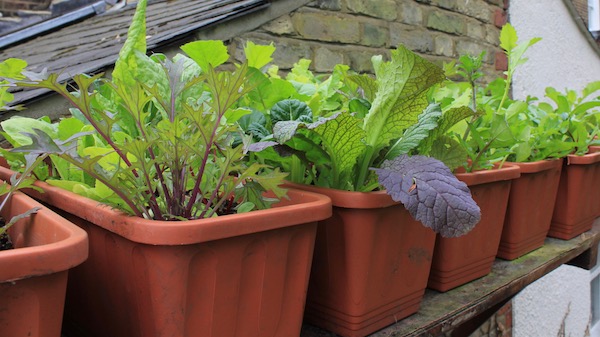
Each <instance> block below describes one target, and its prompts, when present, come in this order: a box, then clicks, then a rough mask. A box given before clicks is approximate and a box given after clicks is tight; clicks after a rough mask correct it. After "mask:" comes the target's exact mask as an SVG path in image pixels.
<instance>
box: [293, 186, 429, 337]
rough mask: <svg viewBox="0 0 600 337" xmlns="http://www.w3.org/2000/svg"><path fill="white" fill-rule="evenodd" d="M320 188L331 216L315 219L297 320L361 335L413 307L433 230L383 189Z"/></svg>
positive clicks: (419, 295) (424, 280) (422, 288)
mask: <svg viewBox="0 0 600 337" xmlns="http://www.w3.org/2000/svg"><path fill="white" fill-rule="evenodd" d="M290 186H293V187H295V188H301V189H306V190H308V191H312V192H317V193H321V194H325V195H327V196H328V197H330V198H331V200H332V203H333V215H332V217H331V218H329V219H326V220H323V221H320V222H319V227H318V231H317V239H316V244H315V255H314V258H313V268H312V272H311V276H310V282H309V288H308V297H307V303H306V313H305V321H306V322H308V323H310V324H313V325H315V326H319V327H321V328H323V329H326V330H329V331H332V332H335V333H336V334H338V335H341V336H346V337H359V336H366V335H368V334H370V333H373V332H375V331H377V330H379V329H381V328H383V327H386V326H388V325H390V324H393V323H395V322H397V321H399V320H401V319H402V318H404V317H407V316H409V315H411V314H413V313H415V312H417V311H418V309H419V307H420V304H421V300H422V298H423V295H424V293H425V288H426V286H427V279H428V276H429V270H430V266H431V258H432V254H433V245H434V243H435V233H434V232H433V231H432V230H430V229H429V228H426V227H424V226H423V225H422V224H421V223H420V222H418V221H415V220H414V219H413V218H412V217H411V215H410V214H409V213H408V211H407V210H406V209H405V208H404V206H402V204H399V203H397V202H394V201H393V200H392V198H391V197H390V196H389V195H388V194H387V193H386V192H384V191H380V192H370V193H361V192H348V191H341V190H334V189H328V188H320V187H315V186H308V185H298V184H290Z"/></svg>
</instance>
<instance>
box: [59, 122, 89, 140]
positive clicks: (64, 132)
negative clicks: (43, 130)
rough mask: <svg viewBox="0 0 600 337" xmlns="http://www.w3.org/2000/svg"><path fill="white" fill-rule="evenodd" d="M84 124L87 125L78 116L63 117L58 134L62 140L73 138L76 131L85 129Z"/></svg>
mask: <svg viewBox="0 0 600 337" xmlns="http://www.w3.org/2000/svg"><path fill="white" fill-rule="evenodd" d="M84 126H85V124H83V122H82V121H80V120H78V119H76V118H72V117H71V118H65V119H62V120H61V121H60V122H59V123H58V133H57V136H58V138H59V139H61V140H67V139H69V138H71V137H72V136H73V135H75V134H76V133H79V132H81V131H82V130H83V127H84Z"/></svg>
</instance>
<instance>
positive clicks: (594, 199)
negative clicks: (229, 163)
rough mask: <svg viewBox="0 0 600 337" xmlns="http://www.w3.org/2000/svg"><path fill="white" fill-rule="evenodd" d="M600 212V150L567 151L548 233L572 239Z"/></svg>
mask: <svg viewBox="0 0 600 337" xmlns="http://www.w3.org/2000/svg"><path fill="white" fill-rule="evenodd" d="M598 216H600V152H590V153H588V154H586V155H583V156H576V155H568V156H567V158H566V160H565V162H564V164H563V168H562V173H561V176H560V182H559V186H558V194H557V197H556V204H555V206H554V213H553V215H552V224H551V225H550V231H549V232H548V236H551V237H555V238H559V239H563V240H570V239H572V238H574V237H576V236H577V235H579V234H581V233H583V232H585V231H588V230H590V229H591V228H592V223H593V221H594V219H595V218H596V217H598Z"/></svg>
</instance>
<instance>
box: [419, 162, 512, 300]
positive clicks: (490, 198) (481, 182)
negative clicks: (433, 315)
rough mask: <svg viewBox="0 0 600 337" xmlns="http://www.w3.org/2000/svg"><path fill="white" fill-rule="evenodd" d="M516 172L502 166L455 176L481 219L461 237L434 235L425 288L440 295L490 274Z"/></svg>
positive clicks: (506, 166) (510, 167)
mask: <svg viewBox="0 0 600 337" xmlns="http://www.w3.org/2000/svg"><path fill="white" fill-rule="evenodd" d="M519 172H520V170H519V167H518V166H514V165H511V164H505V165H504V166H503V167H502V168H499V169H491V170H482V171H476V172H471V173H456V177H457V178H458V179H459V180H461V181H463V182H464V183H466V184H467V186H469V189H470V190H471V194H472V195H473V199H474V200H475V202H476V203H477V205H479V208H480V209H481V220H480V221H479V223H478V224H477V225H476V226H475V228H474V229H473V230H471V231H470V232H469V233H467V234H465V235H463V236H460V237H457V238H444V237H442V236H441V235H437V238H436V242H435V250H434V253H433V262H432V265H431V273H430V275H429V282H428V287H429V288H431V289H435V290H437V291H441V292H444V291H448V290H450V289H453V288H455V287H458V286H460V285H463V284H465V283H467V282H470V281H473V280H475V279H478V278H480V277H482V276H485V275H487V274H489V273H490V271H491V270H492V265H493V263H494V260H495V258H496V254H497V253H498V245H499V243H500V237H501V235H502V227H503V224H504V216H505V214H506V206H507V204H508V195H509V192H510V187H511V184H512V181H513V180H514V179H516V178H518V177H519V174H520V173H519Z"/></svg>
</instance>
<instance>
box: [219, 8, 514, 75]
mask: <svg viewBox="0 0 600 337" xmlns="http://www.w3.org/2000/svg"><path fill="white" fill-rule="evenodd" d="M506 3H507V2H506ZM505 22H506V5H505V1H504V0H371V1H363V0H317V1H313V2H310V3H308V4H307V5H306V6H303V7H301V8H299V9H298V10H296V11H294V12H292V13H289V14H286V15H283V16H280V17H278V18H276V19H274V20H272V21H270V22H268V23H266V24H264V25H262V26H261V27H259V28H258V29H255V30H253V31H251V32H247V33H244V34H242V35H240V36H239V37H237V38H234V39H233V41H232V44H231V48H232V49H233V50H234V54H235V55H237V56H238V57H240V55H241V50H242V47H243V44H244V42H245V41H246V40H251V41H253V42H255V43H270V42H274V44H275V46H276V47H277V51H276V53H275V55H274V59H275V61H274V62H275V64H277V65H279V66H280V68H282V69H284V70H285V69H289V68H290V67H292V66H293V64H294V62H296V61H297V60H298V59H300V58H306V59H310V60H312V64H311V66H312V70H313V71H316V72H329V71H331V69H332V68H333V66H334V65H335V64H338V63H344V64H348V65H350V67H351V68H352V69H354V70H356V71H359V72H371V71H372V67H371V60H370V59H371V56H373V55H377V54H384V55H385V54H386V53H388V51H389V50H390V49H393V48H395V47H397V46H398V45H400V44H404V45H405V46H406V47H407V48H409V49H411V50H413V51H415V52H417V53H419V54H421V55H423V56H425V57H427V58H428V59H430V60H433V61H434V62H437V63H438V64H440V65H441V64H442V63H443V62H445V61H450V60H453V59H456V58H457V57H458V56H459V55H461V54H465V53H468V54H473V55H478V54H479V53H480V52H482V51H485V52H486V57H485V72H486V73H487V74H489V76H494V77H495V76H498V75H501V73H502V71H503V70H504V69H505V68H506V59H505V57H503V56H504V54H503V52H502V51H501V49H499V47H498V44H499V33H500V27H501V26H502V25H503V24H504V23H505Z"/></svg>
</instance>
